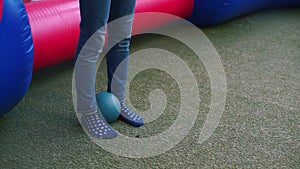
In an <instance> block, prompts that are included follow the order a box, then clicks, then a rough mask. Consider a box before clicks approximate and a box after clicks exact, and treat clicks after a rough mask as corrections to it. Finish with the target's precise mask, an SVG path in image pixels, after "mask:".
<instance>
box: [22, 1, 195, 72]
mask: <svg viewBox="0 0 300 169" xmlns="http://www.w3.org/2000/svg"><path fill="white" fill-rule="evenodd" d="M193 5H194V0H137V6H136V13H141V12H162V13H168V14H172V15H176V16H178V17H182V18H188V17H189V16H190V15H191V13H192V11H193ZM25 6H26V9H27V12H28V16H29V20H30V25H31V29H32V37H33V41H34V46H35V51H34V52H35V53H34V70H35V71H36V70H39V69H42V68H46V67H49V66H52V65H55V64H58V63H61V62H63V61H66V60H70V59H72V58H74V56H75V51H76V47H77V41H78V37H79V22H80V14H79V3H78V0H43V1H39V2H28V3H25ZM167 22H170V21H168V20H164V19H160V20H158V19H157V18H143V19H141V18H137V19H136V20H135V23H134V27H133V29H134V31H135V32H142V31H145V30H149V29H152V28H156V27H159V26H161V25H164V24H166V23H167ZM146 23H147V24H146ZM149 23H151V24H149Z"/></svg>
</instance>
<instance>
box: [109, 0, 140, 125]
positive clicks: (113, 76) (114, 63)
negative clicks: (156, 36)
mask: <svg viewBox="0 0 300 169" xmlns="http://www.w3.org/2000/svg"><path fill="white" fill-rule="evenodd" d="M135 3H136V1H135V0H126V1H124V0H112V4H111V11H110V18H109V21H110V22H111V21H112V22H113V23H109V24H108V31H109V32H108V35H109V38H108V39H109V43H108V46H109V48H111V49H110V51H109V52H108V53H107V58H106V61H107V76H108V86H107V90H108V92H112V93H113V94H115V95H116V96H117V97H118V99H119V100H120V101H121V115H120V119H121V120H123V121H125V122H127V123H129V124H131V125H133V126H142V125H143V124H144V121H143V119H142V118H141V117H140V116H138V115H136V114H135V113H133V112H131V111H130V109H128V108H127V106H126V104H125V102H124V101H125V97H126V95H125V93H126V91H125V90H126V81H127V76H128V64H129V46H130V39H131V31H132V23H133V18H134V15H133V14H134V10H135ZM120 18H121V19H120ZM116 19H118V20H117V21H114V20H116ZM120 63H122V64H120ZM116 69H117V70H118V71H116Z"/></svg>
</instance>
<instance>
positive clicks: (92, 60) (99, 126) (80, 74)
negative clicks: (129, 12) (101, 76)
mask: <svg viewBox="0 0 300 169" xmlns="http://www.w3.org/2000/svg"><path fill="white" fill-rule="evenodd" d="M110 4H111V0H80V12H81V23H80V29H81V32H80V39H79V42H78V49H77V56H76V58H77V60H76V63H75V86H76V92H77V108H76V109H77V112H79V113H80V114H81V115H82V116H81V119H80V120H81V124H82V125H83V128H84V129H85V130H86V131H87V132H89V134H91V135H92V136H94V137H97V138H113V137H116V136H117V133H116V132H115V131H114V130H113V129H112V128H111V127H110V126H108V125H107V124H106V123H105V122H104V121H103V118H102V117H101V115H100V113H99V112H98V106H97V102H96V98H95V80H96V72H97V62H98V60H99V55H100V53H101V52H102V49H103V46H104V43H105V34H106V27H105V26H106V24H107V21H108V17H109V12H110Z"/></svg>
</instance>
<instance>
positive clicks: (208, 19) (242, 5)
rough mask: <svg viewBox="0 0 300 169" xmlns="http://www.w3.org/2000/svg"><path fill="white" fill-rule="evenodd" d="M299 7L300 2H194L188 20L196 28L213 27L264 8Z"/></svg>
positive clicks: (232, 0)
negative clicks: (196, 26)
mask: <svg viewBox="0 0 300 169" xmlns="http://www.w3.org/2000/svg"><path fill="white" fill-rule="evenodd" d="M287 7H300V0H195V5H194V10H193V14H192V16H191V17H190V18H189V20H190V21H191V22H192V23H194V24H195V25H198V26H213V25H216V24H220V23H222V22H225V21H228V20H230V19H232V18H235V17H238V16H240V15H244V14H247V13H250V12H253V11H257V10H261V9H266V8H287Z"/></svg>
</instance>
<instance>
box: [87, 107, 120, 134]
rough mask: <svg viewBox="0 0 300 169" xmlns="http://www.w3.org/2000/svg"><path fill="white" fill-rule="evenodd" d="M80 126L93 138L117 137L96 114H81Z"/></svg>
mask: <svg viewBox="0 0 300 169" xmlns="http://www.w3.org/2000/svg"><path fill="white" fill-rule="evenodd" d="M81 124H82V127H83V128H84V130H85V131H86V132H88V134H89V135H91V136H92V137H95V138H101V139H113V138H115V137H117V136H118V133H117V132H116V131H115V130H114V129H113V128H112V127H111V126H110V125H108V124H107V123H106V122H105V120H103V118H102V117H100V116H99V114H98V113H97V112H95V113H91V114H82V116H81Z"/></svg>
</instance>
